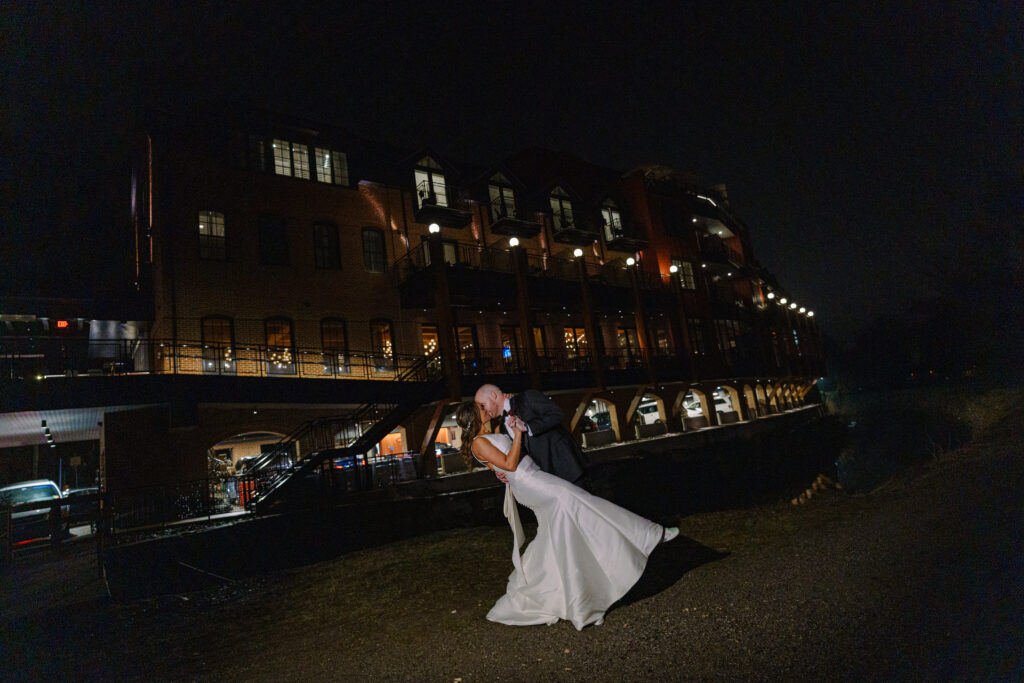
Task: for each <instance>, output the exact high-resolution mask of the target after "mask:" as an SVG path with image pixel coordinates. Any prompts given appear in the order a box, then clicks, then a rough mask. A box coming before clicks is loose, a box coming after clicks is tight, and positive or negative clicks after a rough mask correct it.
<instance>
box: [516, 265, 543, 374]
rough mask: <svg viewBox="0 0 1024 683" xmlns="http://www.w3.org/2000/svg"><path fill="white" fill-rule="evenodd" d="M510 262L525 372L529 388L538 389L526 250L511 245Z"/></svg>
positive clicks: (537, 370)
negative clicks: (512, 270)
mask: <svg viewBox="0 0 1024 683" xmlns="http://www.w3.org/2000/svg"><path fill="white" fill-rule="evenodd" d="M512 264H513V266H514V270H515V276H516V308H517V310H518V311H519V333H520V336H521V337H522V338H523V346H525V347H526V348H525V354H526V372H527V374H529V377H530V388H531V389H538V390H539V389H540V388H541V384H540V368H539V367H538V366H537V344H536V343H534V340H533V310H532V308H531V306H530V288H529V285H528V283H527V279H526V277H527V276H526V269H527V263H526V250H525V249H523V248H522V247H520V246H515V247H512Z"/></svg>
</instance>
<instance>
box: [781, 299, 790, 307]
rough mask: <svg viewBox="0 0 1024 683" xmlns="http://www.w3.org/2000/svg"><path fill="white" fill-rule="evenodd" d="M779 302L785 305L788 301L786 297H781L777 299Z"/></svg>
mask: <svg viewBox="0 0 1024 683" xmlns="http://www.w3.org/2000/svg"><path fill="white" fill-rule="evenodd" d="M779 303H780V304H782V305H783V306H785V305H786V304H788V303H789V299H787V298H786V297H782V298H781V299H779Z"/></svg>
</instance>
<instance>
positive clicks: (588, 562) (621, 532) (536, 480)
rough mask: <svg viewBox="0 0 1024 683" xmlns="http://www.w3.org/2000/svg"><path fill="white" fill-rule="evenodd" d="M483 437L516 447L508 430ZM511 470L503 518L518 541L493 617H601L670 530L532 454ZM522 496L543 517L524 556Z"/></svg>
mask: <svg viewBox="0 0 1024 683" xmlns="http://www.w3.org/2000/svg"><path fill="white" fill-rule="evenodd" d="M483 436H484V438H486V439H489V440H490V442H491V443H492V444H494V446H495V447H497V448H498V449H499V450H501V451H502V452H504V453H507V452H508V449H509V448H510V447H511V445H512V440H511V439H510V438H509V437H507V436H505V435H504V434H485V435H483ZM495 469H498V470H501V468H495ZM501 471H502V472H505V470H501ZM506 475H507V477H508V482H509V484H508V486H506V487H505V516H506V517H508V519H509V524H510V525H511V526H512V533H513V537H514V539H515V540H514V544H513V547H512V562H513V564H514V565H515V569H514V571H513V572H512V574H511V575H510V576H509V577H508V587H507V590H506V592H505V595H503V596H501V598H500V599H499V600H498V602H496V603H495V604H494V607H493V608H491V611H490V612H488V613H487V618H488V619H489V620H491V621H496V622H499V623H502V624H509V625H512V626H530V625H534V624H553V623H555V622H556V621H558V620H559V619H566V620H568V621H571V622H572V623H573V626H575V627H576V628H577V629H582V628H583V627H584V626H586V625H587V624H594V623H597V624H599V623H601V622H602V621H603V619H604V613H605V611H607V609H608V608H609V607H611V605H612V603H614V602H615V601H616V600H618V599H619V598H621V597H622V596H623V595H625V594H626V592H627V591H628V590H629V589H630V588H631V587H632V586H633V584H635V583H636V582H637V580H638V579H639V578H640V575H641V574H643V572H644V567H645V566H646V565H647V557H648V555H650V554H651V551H652V550H654V548H655V546H657V545H658V543H659V542H660V541H661V540H662V535H663V534H664V531H665V530H664V528H663V527H662V526H661V525H660V524H655V523H654V522H651V521H649V520H647V519H644V518H643V517H641V516H639V515H636V514H633V513H632V512H630V511H629V510H626V509H624V508H621V507H619V506H618V505H615V504H614V503H612V502H609V501H607V500H605V499H603V498H598V497H597V496H594V495H591V494H590V493H587V492H586V491H584V490H583V489H581V488H580V487H578V486H575V485H573V484H570V483H569V482H567V481H565V480H564V479H560V478H559V477H556V476H555V475H553V474H548V473H547V472H544V471H543V470H541V469H540V468H539V467H538V466H537V464H536V463H535V462H534V461H533V460H531V459H530V458H529V457H528V456H523V457H522V458H520V460H519V467H518V468H517V469H516V471H515V472H506ZM516 501H518V502H520V503H522V504H523V505H526V506H527V507H528V508H530V509H531V510H533V512H534V513H535V514H536V516H537V535H536V537H535V538H534V539H533V540H532V541H531V542H530V544H529V545H528V546H527V547H526V550H525V551H524V552H523V554H522V557H520V555H519V549H520V548H521V547H522V545H523V543H524V541H525V538H524V534H523V528H522V525H521V524H520V522H519V514H518V511H517V510H516Z"/></svg>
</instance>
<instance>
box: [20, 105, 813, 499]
mask: <svg viewBox="0 0 1024 683" xmlns="http://www.w3.org/2000/svg"><path fill="white" fill-rule="evenodd" d="M132 169H133V173H132V178H131V185H130V187H131V196H130V202H131V214H130V215H131V221H132V225H131V232H130V233H129V234H130V235H131V238H130V240H127V241H126V244H127V246H128V248H130V249H131V250H132V253H133V257H134V263H135V274H136V287H137V289H138V292H139V293H141V295H143V296H144V298H146V299H147V300H150V301H151V302H152V313H151V317H152V319H151V320H148V321H144V322H142V323H140V324H137V325H133V326H132V329H133V330H134V332H133V335H132V339H131V344H128V345H126V344H124V343H123V340H118V342H119V343H120V344H121V346H119V347H118V348H119V349H120V350H119V351H118V352H117V358H116V359H112V360H110V361H109V362H108V363H106V364H105V368H106V373H105V374H113V375H117V376H121V377H122V379H125V380H126V382H122V383H121V384H120V385H119V386H120V387H123V391H122V394H124V395H125V398H124V400H122V401H120V402H121V403H124V402H126V401H127V402H130V403H133V404H137V405H143V404H146V405H151V404H157V405H162V404H163V403H168V404H170V405H171V410H170V412H169V413H167V411H166V410H165V409H164V412H160V411H159V410H158V411H157V412H156V413H153V412H152V411H153V409H152V408H147V409H145V410H142V411H141V412H139V411H136V412H139V414H137V415H136V414H133V412H132V411H123V412H119V413H116V414H115V413H110V414H109V416H108V417H109V419H108V420H107V426H106V428H105V435H104V437H103V442H104V451H105V454H106V461H107V462H106V466H107V468H108V469H109V470H110V473H111V476H114V473H115V472H120V474H119V475H117V476H118V477H121V479H120V480H121V481H122V482H123V483H124V484H125V485H128V484H132V485H135V484H139V483H144V482H145V483H151V482H152V481H154V479H157V478H160V477H164V478H167V477H171V478H173V477H178V478H188V477H192V476H201V475H202V472H203V471H204V469H205V464H203V463H204V459H205V457H206V453H207V451H208V450H209V449H213V450H215V451H216V450H218V449H221V450H225V451H227V450H229V449H230V447H231V444H235V445H236V448H234V452H233V454H232V458H233V459H235V460H237V458H238V456H239V455H241V454H244V453H245V452H247V451H245V449H243V448H240V447H237V445H238V444H242V443H245V442H246V439H245V438H244V435H246V434H254V433H255V434H267V435H269V434H277V435H280V434H287V433H288V432H290V431H291V430H292V429H294V428H295V427H296V426H297V425H298V424H300V423H302V422H305V421H308V420H312V419H316V418H319V417H322V416H324V415H337V414H344V413H346V412H351V411H353V410H355V409H356V408H357V407H358V406H362V405H363V404H366V403H371V402H375V401H390V402H391V403H398V402H401V400H402V397H403V396H405V395H407V394H408V391H407V389H408V387H409V386H412V384H424V382H421V381H419V380H420V379H422V378H423V377H424V375H415V376H413V375H410V374H409V373H410V372H413V371H422V370H423V368H433V369H435V370H439V372H440V373H441V374H442V375H443V377H444V381H443V382H441V383H440V384H439V385H438V387H439V388H438V389H437V391H434V392H433V393H431V392H426V393H423V394H417V397H418V398H417V400H419V401H420V402H421V403H422V405H416V406H411V407H408V406H407V409H406V410H404V412H402V415H401V417H400V418H398V419H397V424H396V426H395V428H394V430H392V431H391V433H389V434H387V435H386V436H384V437H383V438H382V439H381V440H380V441H379V442H378V443H377V446H376V448H377V449H378V450H380V451H383V452H419V453H428V454H429V456H426V457H422V458H421V460H420V465H421V466H420V467H419V472H420V474H421V476H422V475H430V474H432V472H433V466H434V456H433V453H434V448H433V444H434V443H436V442H445V443H452V442H454V441H456V440H457V435H456V434H454V433H450V432H449V431H447V427H446V418H447V413H449V412H450V410H448V406H449V405H450V402H451V401H452V400H457V399H459V398H460V397H464V396H471V395H472V394H473V392H474V391H475V389H476V387H477V386H479V385H480V384H481V383H483V382H493V383H496V384H498V385H499V386H501V387H502V388H504V389H507V390H514V389H521V388H526V387H535V388H539V389H541V390H543V391H545V392H547V393H548V394H550V395H551V396H552V397H553V398H554V399H555V400H556V401H558V402H559V404H560V405H561V406H562V407H563V408H564V409H565V412H566V415H567V419H568V420H569V425H568V426H569V427H570V428H571V429H573V430H575V431H576V432H577V433H580V432H582V431H584V430H587V429H591V428H593V427H594V426H598V427H599V428H607V429H604V430H602V431H607V432H608V434H607V435H606V438H605V439H598V438H596V437H595V436H594V435H593V434H592V433H589V432H588V433H587V437H588V439H589V440H590V441H591V442H599V441H602V440H608V439H613V440H628V439H632V438H636V437H637V435H644V434H650V433H654V432H657V431H659V430H661V431H664V430H665V429H668V430H673V431H678V430H683V429H696V428H700V427H702V426H706V425H716V424H719V423H720V422H727V421H736V420H740V421H741V420H749V419H756V418H758V417H760V416H764V415H766V414H768V413H771V412H777V411H778V410H780V409H784V408H787V407H791V406H793V405H797V404H799V403H801V402H802V401H803V398H804V396H805V394H806V392H807V391H808V390H809V388H810V387H811V386H812V385H813V382H814V379H815V378H816V377H817V375H818V374H820V372H821V367H822V358H821V354H820V345H819V343H818V336H817V331H816V327H815V325H814V319H813V317H811V316H812V315H813V314H812V313H811V312H809V311H805V310H803V309H801V308H799V307H794V308H790V305H791V303H792V302H791V301H789V298H791V297H789V298H787V296H786V293H785V292H784V291H783V290H781V289H780V288H779V287H778V286H777V284H776V283H775V282H774V280H773V278H772V277H771V276H770V275H769V274H767V273H765V272H764V271H763V269H762V268H761V267H760V266H759V264H758V263H757V261H756V259H755V258H754V255H753V252H752V249H751V243H750V237H749V230H748V228H747V225H746V224H745V223H744V222H743V221H742V220H740V219H739V217H738V216H737V215H736V214H735V212H734V211H733V210H732V209H731V208H730V205H729V200H728V197H727V195H726V191H725V187H724V186H714V187H711V186H707V185H705V184H704V183H702V182H701V181H700V180H699V179H698V178H697V177H695V176H691V175H687V174H684V173H681V172H678V171H675V170H673V169H670V168H666V167H663V166H653V165H652V166H639V167H637V168H635V169H632V170H629V171H626V172H623V171H620V170H614V169H608V168H603V167H600V166H597V165H594V164H591V163H588V162H586V161H584V160H581V159H579V158H576V157H574V156H572V155H569V154H564V153H558V152H553V151H550V150H545V149H536V148H535V149H527V150H524V151H522V152H519V153H517V154H514V155H513V156H511V157H509V158H507V159H504V160H495V161H494V162H493V164H492V165H490V166H484V167H482V166H478V165H473V164H464V163H460V162H458V161H455V160H450V159H448V158H446V157H445V156H444V154H443V152H441V151H438V150H434V149H423V150H417V151H408V150H399V149H395V148H393V147H389V146H387V145H382V144H377V143H372V142H369V141H366V140H363V139H361V138H359V137H357V136H354V135H352V134H350V133H348V132H346V131H344V130H342V129H338V128H333V127H329V126H320V125H312V124H308V123H296V122H294V121H286V120H283V119H281V118H278V117H275V116H272V115H263V114H255V115H246V116H234V117H231V118H216V117H205V118H203V119H202V120H199V121H196V120H192V121H182V120H181V119H179V118H173V117H167V116H160V117H153V118H151V119H149V121H148V122H147V125H146V127H145V129H144V130H143V131H141V132H140V134H139V136H138V145H137V148H136V151H135V155H134V159H133V164H132ZM121 247H122V245H112V248H121ZM780 301H785V303H784V304H779V303H777V302H780ZM87 355H89V356H90V357H91V356H96V355H98V354H96V353H95V352H93V353H90V354H87ZM106 355H107V356H109V355H110V354H109V353H107V354H106ZM41 373H42V371H41ZM65 374H66V373H65ZM40 376H43V375H42V374H41V375H40ZM133 377H134V378H135V380H132V379H131V378H133ZM410 377H412V382H411V383H410V381H409V380H410ZM155 378H162V379H160V380H159V381H157V383H155V384H154V383H153V382H154V381H156V379H155ZM403 380H404V381H403ZM131 381H135V382H136V383H137V384H135V385H133V384H131V383H130V382H131ZM147 381H148V382H150V384H145V382H147ZM161 392H164V394H165V395H166V398H165V399H161V398H160V395H161ZM105 400H106V399H105ZM112 402H116V401H107V403H108V404H110V403H112ZM652 406H653V407H652ZM716 406H717V408H718V409H716ZM147 411H148V412H147ZM167 415H169V417H168V416H167ZM154 430H155V433H157V434H160V436H159V437H158V438H155V439H154V438H153V437H152V436H151V435H152V434H153V433H154ZM454 431H455V430H451V432H454ZM254 438H255V440H256V441H258V440H259V439H258V438H256V437H254ZM268 438H269V437H268ZM276 438H277V437H276V436H275V437H274V440H276ZM140 441H145V442H146V444H145V446H142V447H140V446H139V443H140ZM249 441H250V442H252V441H253V439H249ZM298 455H299V456H300V457H301V455H302V454H298ZM115 461H116V462H117V463H120V464H119V465H116V466H115V465H114V464H113V463H114V462H115ZM158 462H159V463H162V464H159V465H157V464H154V463H158ZM146 463H148V464H146ZM168 463H170V464H168ZM155 473H156V474H155Z"/></svg>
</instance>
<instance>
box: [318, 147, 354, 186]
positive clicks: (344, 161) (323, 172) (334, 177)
mask: <svg viewBox="0 0 1024 683" xmlns="http://www.w3.org/2000/svg"><path fill="white" fill-rule="evenodd" d="M315 150H316V179H317V180H318V181H320V182H321V183H330V184H332V185H348V158H347V157H346V156H345V153H344V152H338V151H335V150H331V149H324V148H323V147H317V148H315Z"/></svg>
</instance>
